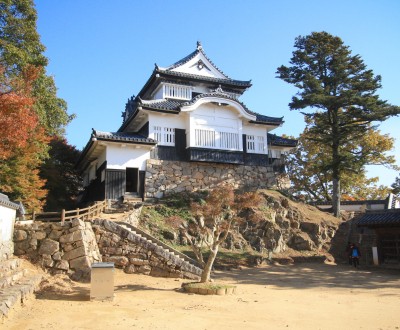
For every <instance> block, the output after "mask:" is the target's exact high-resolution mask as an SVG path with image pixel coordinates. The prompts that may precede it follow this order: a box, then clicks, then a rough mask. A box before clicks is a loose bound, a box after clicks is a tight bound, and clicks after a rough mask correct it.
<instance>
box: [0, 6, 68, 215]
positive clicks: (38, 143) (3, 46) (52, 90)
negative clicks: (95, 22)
mask: <svg viewBox="0 0 400 330" xmlns="http://www.w3.org/2000/svg"><path fill="white" fill-rule="evenodd" d="M36 21H37V12H36V9H35V6H34V2H33V0H2V1H0V65H1V84H2V86H1V88H2V90H1V118H0V121H1V133H2V140H1V142H0V144H1V146H0V162H1V164H0V190H1V191H2V192H5V193H7V194H8V195H9V197H10V198H12V199H14V200H21V201H23V202H24V203H25V207H27V208H28V209H30V210H33V209H35V210H40V209H41V208H42V206H43V203H44V201H43V198H44V197H45V196H46V189H44V188H43V185H44V183H45V180H44V178H43V177H42V178H40V176H41V175H42V174H43V172H42V173H40V172H39V168H40V166H41V165H42V163H43V161H44V160H45V159H48V158H49V156H50V155H49V153H48V151H49V150H50V148H49V146H48V143H49V140H50V138H51V137H53V136H59V137H62V136H63V135H64V133H65V131H64V129H65V126H66V125H67V124H68V123H69V122H70V121H71V120H72V119H73V117H74V116H73V115H68V113H67V104H66V102H65V101H64V100H63V99H61V98H59V97H58V96H57V88H56V85H55V82H54V79H53V77H52V76H49V75H47V74H46V69H45V68H46V66H47V64H48V59H47V58H46V56H45V55H44V52H45V49H46V48H45V46H44V45H43V44H42V43H41V41H40V35H39V33H38V31H37V27H36ZM24 86H25V87H29V88H28V89H29V90H28V89H27V88H25V87H24ZM47 178H48V179H49V180H52V179H53V177H50V176H48V177H47ZM48 184H50V183H48ZM30 185H31V186H30ZM35 198H36V200H35Z"/></svg>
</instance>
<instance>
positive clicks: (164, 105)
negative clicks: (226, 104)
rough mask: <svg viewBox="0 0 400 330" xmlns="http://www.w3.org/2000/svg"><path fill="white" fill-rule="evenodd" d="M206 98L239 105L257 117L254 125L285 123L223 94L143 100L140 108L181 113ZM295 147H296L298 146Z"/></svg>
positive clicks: (287, 142)
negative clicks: (222, 99) (185, 98)
mask: <svg viewBox="0 0 400 330" xmlns="http://www.w3.org/2000/svg"><path fill="white" fill-rule="evenodd" d="M205 97H220V98H224V99H228V100H232V101H235V102H237V103H239V104H240V105H241V106H242V107H243V109H244V110H245V111H246V112H247V113H248V114H250V115H253V116H256V120H253V121H251V122H252V123H262V124H272V125H280V124H282V123H283V120H282V118H283V117H269V116H264V115H260V114H259V113H256V112H253V111H251V110H249V109H248V108H247V106H246V105H245V104H244V103H242V102H240V101H239V100H238V99H237V98H235V97H233V96H232V95H229V94H227V93H224V92H223V91H222V92H211V93H203V94H199V95H196V96H195V97H194V98H192V99H191V100H189V101H182V100H180V101H179V100H172V99H163V100H154V101H151V100H148V101H147V100H146V101H143V100H141V103H140V106H142V107H143V108H148V109H154V110H164V111H180V108H181V107H184V106H187V105H192V104H194V103H196V102H197V101H198V100H200V99H202V98H205ZM276 139H279V141H281V143H286V144H285V145H289V146H291V144H290V143H291V142H292V141H296V145H297V140H290V139H284V138H281V137H276ZM296 145H294V146H296Z"/></svg>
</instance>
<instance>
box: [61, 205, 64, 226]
mask: <svg viewBox="0 0 400 330" xmlns="http://www.w3.org/2000/svg"><path fill="white" fill-rule="evenodd" d="M64 222H65V209H62V210H61V226H64Z"/></svg>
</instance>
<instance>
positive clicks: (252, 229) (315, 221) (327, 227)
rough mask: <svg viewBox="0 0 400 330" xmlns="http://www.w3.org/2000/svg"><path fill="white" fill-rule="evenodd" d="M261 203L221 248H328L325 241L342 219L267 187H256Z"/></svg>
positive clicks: (276, 251)
mask: <svg viewBox="0 0 400 330" xmlns="http://www.w3.org/2000/svg"><path fill="white" fill-rule="evenodd" d="M260 193H261V194H262V195H263V197H264V200H265V201H264V202H263V203H262V205H261V206H260V207H258V208H256V209H253V210H252V211H251V212H252V214H249V215H248V217H247V218H249V219H254V218H255V219H257V220H248V221H246V222H245V223H243V224H242V225H240V226H239V227H238V228H237V230H236V233H234V234H233V235H231V236H230V237H229V239H228V240H227V242H226V244H225V247H226V248H230V249H241V248H243V247H244V245H246V244H248V245H250V246H251V247H252V248H253V249H254V250H257V251H260V252H263V251H270V252H274V253H282V252H285V251H286V250H288V249H289V248H290V249H292V250H297V251H314V252H318V251H321V250H325V251H327V250H329V244H330V242H331V240H332V238H333V236H334V235H335V233H336V230H337V229H338V227H339V225H340V224H341V223H342V220H340V219H338V218H335V217H333V216H331V215H329V214H327V213H325V212H322V211H320V210H318V209H317V208H315V207H313V206H310V205H307V204H303V203H297V202H293V201H291V200H290V199H288V198H287V197H285V196H283V195H282V194H280V193H278V192H276V191H271V190H260Z"/></svg>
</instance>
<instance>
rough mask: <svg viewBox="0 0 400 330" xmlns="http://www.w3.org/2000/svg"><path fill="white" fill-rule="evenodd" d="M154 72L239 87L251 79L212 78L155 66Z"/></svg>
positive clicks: (248, 82) (246, 84)
mask: <svg viewBox="0 0 400 330" xmlns="http://www.w3.org/2000/svg"><path fill="white" fill-rule="evenodd" d="M155 72H156V73H158V74H160V75H163V76H169V77H171V76H173V77H180V78H187V79H190V80H201V81H210V82H214V83H217V84H228V85H234V86H240V87H246V88H247V87H250V86H251V81H243V80H234V79H230V78H214V77H207V76H201V75H198V74H192V73H184V72H177V71H169V70H162V69H159V68H156V70H155Z"/></svg>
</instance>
